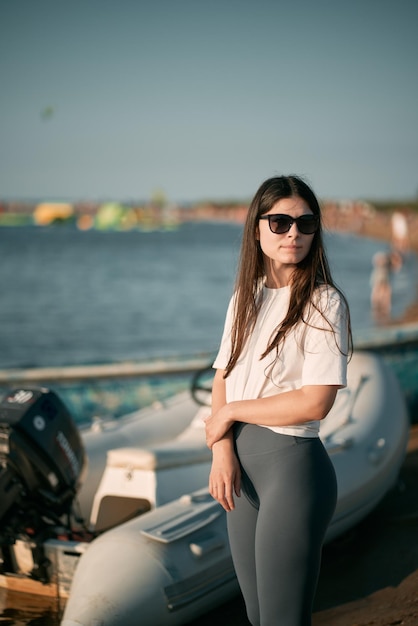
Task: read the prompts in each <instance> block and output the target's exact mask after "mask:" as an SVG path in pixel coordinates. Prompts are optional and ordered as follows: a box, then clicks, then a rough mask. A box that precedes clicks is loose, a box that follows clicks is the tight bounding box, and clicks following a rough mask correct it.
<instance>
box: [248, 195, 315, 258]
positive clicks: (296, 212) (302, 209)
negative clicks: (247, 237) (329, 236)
mask: <svg viewBox="0 0 418 626" xmlns="http://www.w3.org/2000/svg"><path fill="white" fill-rule="evenodd" d="M277 213H281V214H285V215H288V216H290V217H292V218H297V217H300V216H301V215H313V213H312V211H311V209H310V208H309V206H308V204H307V203H306V202H305V200H302V198H299V197H297V196H293V197H291V198H282V199H281V200H278V202H276V203H275V204H274V205H273V207H272V208H271V209H270V211H268V213H266V215H274V214H277ZM256 235H257V239H258V240H259V242H260V247H261V250H262V251H263V254H264V257H265V258H266V257H267V259H270V263H269V266H272V267H273V268H274V269H276V270H282V269H285V268H291V269H293V268H294V266H295V265H297V264H298V263H300V262H301V261H303V259H304V258H305V257H306V256H307V254H308V253H309V250H310V248H311V245H312V241H313V238H314V236H315V234H314V233H313V234H311V235H304V234H303V233H301V232H300V231H299V229H298V227H297V224H296V223H295V222H293V224H292V225H291V227H290V230H289V231H288V232H285V233H283V234H276V233H273V232H272V231H271V230H270V226H269V222H268V220H267V219H260V221H259V222H258V228H257V233H256Z"/></svg>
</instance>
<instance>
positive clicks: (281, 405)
mask: <svg viewBox="0 0 418 626" xmlns="http://www.w3.org/2000/svg"><path fill="white" fill-rule="evenodd" d="M338 389H339V386H338V385H307V386H304V387H302V388H301V389H295V390H292V391H286V392H284V393H280V394H277V395H274V396H270V397H267V398H257V399H255V400H239V401H236V402H230V403H229V404H224V405H223V406H221V407H219V408H218V411H217V412H216V413H215V412H214V413H212V415H211V416H210V417H209V418H208V419H207V420H206V442H207V444H208V446H209V447H210V448H211V447H212V446H213V445H214V444H215V443H216V442H217V441H219V440H220V439H221V438H222V437H223V436H224V434H225V433H226V432H228V431H229V429H230V428H231V426H232V424H233V423H234V422H244V423H247V424H263V425H264V426H292V425H296V424H303V423H304V422H310V421H315V420H322V419H323V418H324V417H325V416H326V415H327V414H328V413H329V411H330V409H331V407H332V405H333V404H334V401H335V396H336V395H337V391H338Z"/></svg>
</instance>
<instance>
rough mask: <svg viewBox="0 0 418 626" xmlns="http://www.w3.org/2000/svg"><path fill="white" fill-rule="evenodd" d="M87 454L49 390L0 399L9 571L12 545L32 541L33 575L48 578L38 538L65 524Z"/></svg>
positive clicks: (1, 538)
mask: <svg viewBox="0 0 418 626" xmlns="http://www.w3.org/2000/svg"><path fill="white" fill-rule="evenodd" d="M85 468H86V455H85V451H84V446H83V443H82V440H81V437H80V433H79V430H78V428H77V426H76V425H75V423H74V421H73V420H72V418H71V416H70V414H69V412H68V410H67V408H66V406H65V405H64V404H63V402H62V401H61V400H60V398H59V397H58V396H57V395H56V394H55V393H54V392H53V391H50V390H48V389H44V388H41V389H30V388H20V389H14V390H12V391H10V392H9V393H7V394H6V396H5V397H4V398H3V399H2V400H1V402H0V551H1V555H2V560H1V561H0V573H1V571H3V572H4V571H8V572H10V571H11V572H13V571H14V568H15V566H14V559H13V558H12V557H13V546H14V544H15V543H16V541H17V540H22V539H23V540H28V541H30V545H31V546H32V548H33V549H32V552H33V556H34V568H33V571H32V572H31V574H32V576H33V577H34V578H37V579H39V580H43V581H47V579H48V575H47V569H48V568H47V564H46V563H45V562H44V558H43V555H42V543H43V541H44V540H45V539H47V538H51V537H54V535H56V534H57V532H58V531H57V528H58V527H61V528H62V527H64V529H65V528H66V522H65V521H63V520H64V518H65V517H67V518H68V522H67V525H68V527H69V525H70V522H69V520H70V517H71V512H72V506H73V500H74V498H75V495H76V492H77V490H78V488H79V487H80V484H81V481H82V478H83V476H84V470H85Z"/></svg>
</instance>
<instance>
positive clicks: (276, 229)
mask: <svg viewBox="0 0 418 626" xmlns="http://www.w3.org/2000/svg"><path fill="white" fill-rule="evenodd" d="M269 222H270V228H271V230H272V231H273V233H276V234H277V235H282V234H283V233H287V232H288V231H289V230H290V226H291V224H292V222H293V220H292V218H290V217H287V216H286V215H270V216H269Z"/></svg>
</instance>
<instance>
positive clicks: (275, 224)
mask: <svg viewBox="0 0 418 626" xmlns="http://www.w3.org/2000/svg"><path fill="white" fill-rule="evenodd" d="M260 220H268V221H269V226H270V230H271V232H272V233H275V234H276V235H283V234H284V233H288V232H289V230H290V229H291V228H292V225H293V223H295V224H296V226H297V227H298V231H299V232H300V233H302V235H313V234H314V232H316V230H317V229H318V226H319V218H318V215H311V214H310V213H309V214H308V215H301V216H300V217H291V216H290V215H285V214H284V213H273V214H270V215H261V216H260Z"/></svg>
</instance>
